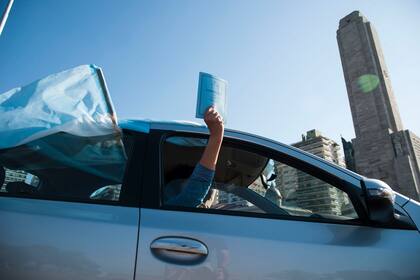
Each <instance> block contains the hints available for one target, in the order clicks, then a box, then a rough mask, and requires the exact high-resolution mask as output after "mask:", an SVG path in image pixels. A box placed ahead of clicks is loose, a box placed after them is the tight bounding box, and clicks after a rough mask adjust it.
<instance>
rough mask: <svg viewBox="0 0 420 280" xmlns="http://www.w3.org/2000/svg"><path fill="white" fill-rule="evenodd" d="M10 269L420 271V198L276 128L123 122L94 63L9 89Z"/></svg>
mask: <svg viewBox="0 0 420 280" xmlns="http://www.w3.org/2000/svg"><path fill="white" fill-rule="evenodd" d="M0 112H1V115H0V279H1V280H3V279H4V280H14V279H40V280H50V279H51V280H53V279H54V280H61V279H69V280H70V279H71V280H74V279H87V280H95V279H97V280H99V279H101V280H111V279H112V280H116V279H130V280H132V279H135V280H140V279H141V280H155V279H171V280H172V279H175V280H176V279H179V280H181V279H182V280H195V279H213V280H216V279H217V280H222V279H224V280H227V279H231V280H235V279H237V280H252V279H255V280H261V279H265V280H268V279H290V280H302V279H311V280H316V279H320V280H321V279H322V280H326V279H334V280H350V279H351V280H353V279H360V280H367V279H369V280H370V279H381V280H382V279H384V280H394V279H395V280H396V279H404V280H414V279H420V234H419V226H420V204H419V203H418V202H416V201H414V200H411V199H409V198H407V197H405V196H403V195H400V194H398V193H395V192H393V191H392V189H391V188H390V187H389V186H388V185H386V184H385V183H383V182H381V181H378V180H373V179H369V178H365V177H363V176H360V175H358V174H355V173H353V172H351V171H349V170H346V169H344V168H343V167H341V166H339V165H336V164H334V163H331V162H328V161H325V160H323V159H321V158H320V157H317V156H314V155H312V154H308V153H306V152H303V151H301V150H299V149H296V148H294V147H291V146H288V145H284V144H281V143H278V142H275V141H272V140H270V139H266V138H263V137H259V136H255V135H251V134H248V133H243V132H239V131H233V130H226V131H225V137H224V139H223V145H222V148H221V151H220V156H219V160H218V163H217V168H216V174H215V178H214V180H213V183H212V187H211V190H210V191H209V193H208V195H207V196H206V197H205V201H204V203H203V204H202V205H200V207H187V206H183V207H181V206H173V205H169V204H167V203H166V201H169V199H170V198H171V197H172V196H177V195H179V194H180V193H182V192H183V191H184V189H183V187H184V186H185V182H186V181H187V180H188V178H189V176H190V174H191V171H192V169H193V168H194V166H195V165H196V164H197V162H198V161H199V159H200V157H201V154H202V152H203V149H204V147H205V146H206V145H207V140H208V130H207V128H206V127H204V126H201V125H199V124H195V123H188V122H152V121H136V120H131V121H123V122H119V123H117V121H116V115H115V113H114V109H113V106H112V102H111V99H110V97H109V94H108V91H107V88H106V83H105V80H104V78H103V74H102V71H101V70H100V68H99V67H97V66H95V65H82V66H79V67H75V68H72V69H69V70H66V71H63V72H60V73H57V74H54V75H50V76H48V77H46V78H44V79H41V80H38V81H36V82H34V83H32V84H29V85H28V86H25V87H19V88H16V89H13V90H10V91H8V92H6V93H3V94H0Z"/></svg>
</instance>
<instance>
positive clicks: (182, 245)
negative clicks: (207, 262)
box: [150, 237, 208, 264]
mask: <svg viewBox="0 0 420 280" xmlns="http://www.w3.org/2000/svg"><path fill="white" fill-rule="evenodd" d="M150 250H151V251H152V253H153V255H154V256H155V257H157V258H158V259H160V260H162V261H165V262H169V263H176V264H197V263H200V262H202V261H203V260H204V259H205V258H206V257H207V255H208V249H207V246H206V245H204V243H202V242H201V241H198V240H195V239H192V238H186V237H160V238H157V239H155V240H154V241H153V242H152V243H151V244H150Z"/></svg>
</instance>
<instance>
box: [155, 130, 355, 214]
mask: <svg viewBox="0 0 420 280" xmlns="http://www.w3.org/2000/svg"><path fill="white" fill-rule="evenodd" d="M204 141H206V140H205V139H201V138H196V137H182V136H172V137H169V138H167V139H166V141H165V142H164V144H163V169H164V172H163V176H164V178H163V179H164V180H163V182H164V186H163V198H164V199H163V204H165V201H167V200H168V199H170V198H169V197H168V196H176V195H179V194H180V193H181V192H182V191H183V183H185V181H187V180H188V179H189V176H190V175H191V172H192V170H193V168H194V167H195V165H196V164H197V163H198V162H199V159H200V157H201V154H202V152H203V150H204V148H205V144H206V142H204ZM184 206H187V207H188V205H184ZM199 207H205V208H210V209H218V210H224V211H238V212H245V213H246V212H249V213H260V214H268V215H273V214H274V215H283V216H284V215H286V216H296V217H315V218H325V219H329V220H354V219H357V218H358V216H357V213H356V211H355V209H354V208H353V205H352V203H351V200H350V199H349V197H348V196H347V194H346V193H345V192H343V191H342V190H340V189H339V188H337V187H335V186H333V185H331V184H329V183H327V182H324V181H323V180H321V179H319V178H317V177H315V176H313V175H311V174H308V173H306V172H304V171H302V170H300V169H297V168H295V167H292V166H289V165H287V164H285V163H283V162H281V158H276V159H273V158H269V157H267V156H265V155H264V154H263V153H255V152H250V151H248V150H247V149H244V148H241V146H240V145H234V144H231V143H229V142H224V144H223V145H222V148H221V151H220V156H219V160H218V163H217V167H216V173H215V178H214V181H213V183H212V186H211V191H210V192H209V193H208V194H207V195H206V197H204V199H203V204H202V205H200V206H199Z"/></svg>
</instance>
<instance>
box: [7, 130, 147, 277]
mask: <svg viewBox="0 0 420 280" xmlns="http://www.w3.org/2000/svg"><path fill="white" fill-rule="evenodd" d="M114 136H115V135H113V136H111V137H109V136H106V137H105V136H104V137H89V138H81V139H79V138H77V137H76V138H74V137H73V136H70V135H67V134H59V135H52V136H48V137H47V138H43V139H38V140H36V141H34V142H29V143H28V144H25V145H22V146H19V147H15V148H12V149H6V150H2V151H1V152H0V165H1V170H0V171H2V170H4V171H5V172H4V175H5V176H4V177H5V180H4V184H3V182H1V184H0V187H1V191H0V225H1V227H0V276H1V277H0V278H1V279H45V280H46V279H72V280H73V279H89V280H92V279H133V277H134V270H135V258H136V246H137V240H138V239H137V238H138V226H139V208H138V189H139V185H140V177H139V175H141V173H140V172H141V170H138V168H137V167H139V166H141V165H142V164H143V158H142V157H143V151H144V143H145V142H146V135H139V134H131V133H130V132H126V133H124V143H122V142H121V140H120V138H115V137H114ZM69 137H70V140H69ZM60 143H61V144H60ZM123 144H124V145H123ZM63 149H66V152H64V151H63ZM60 151H61V152H62V153H60ZM57 155H60V156H59V157H57ZM66 155H67V157H66ZM133 167H135V169H136V170H135V172H134V173H133V172H130V169H132V168H133Z"/></svg>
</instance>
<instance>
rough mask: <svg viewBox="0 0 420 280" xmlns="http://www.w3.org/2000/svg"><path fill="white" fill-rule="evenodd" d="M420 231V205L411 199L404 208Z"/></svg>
mask: <svg viewBox="0 0 420 280" xmlns="http://www.w3.org/2000/svg"><path fill="white" fill-rule="evenodd" d="M403 208H404V209H405V210H406V211H407V213H408V215H410V217H411V219H412V220H413V222H414V223H415V224H416V226H417V229H419V231H420V203H419V202H417V201H415V200H412V199H410V201H408V202H407V203H406V204H405V205H404V207H403Z"/></svg>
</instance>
